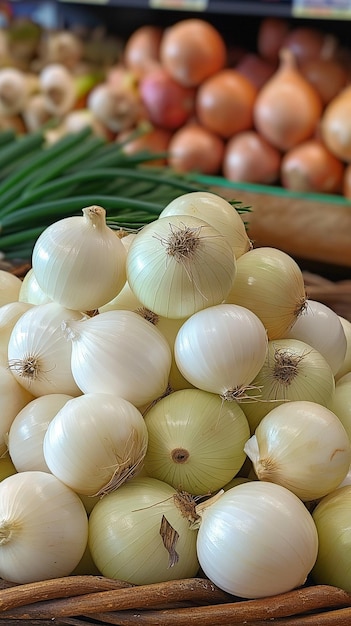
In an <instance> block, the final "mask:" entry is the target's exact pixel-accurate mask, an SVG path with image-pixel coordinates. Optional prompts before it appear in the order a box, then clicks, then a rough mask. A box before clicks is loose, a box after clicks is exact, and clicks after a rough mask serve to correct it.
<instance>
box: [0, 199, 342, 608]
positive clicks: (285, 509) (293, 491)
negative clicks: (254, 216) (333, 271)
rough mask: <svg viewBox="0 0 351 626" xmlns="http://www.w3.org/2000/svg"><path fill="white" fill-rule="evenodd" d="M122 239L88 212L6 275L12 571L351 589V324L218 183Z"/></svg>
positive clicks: (257, 592)
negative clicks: (260, 240) (24, 267)
mask: <svg viewBox="0 0 351 626" xmlns="http://www.w3.org/2000/svg"><path fill="white" fill-rule="evenodd" d="M120 235H121V233H117V234H116V232H114V231H112V230H111V229H110V228H108V227H107V225H106V220H105V209H104V208H102V207H98V206H92V207H86V208H84V209H83V210H82V215H81V216H74V217H68V218H65V219H62V220H60V221H57V222H55V223H53V224H52V225H51V226H49V227H48V228H47V229H46V230H45V231H44V232H43V233H42V234H41V235H40V237H39V238H38V240H37V242H36V245H35V247H34V251H33V256H32V269H31V270H30V272H29V273H28V274H27V276H26V277H25V279H24V280H23V281H20V280H19V279H18V278H17V277H15V276H13V275H9V274H7V273H6V272H2V274H0V390H1V394H0V402H1V407H0V408H1V411H0V415H1V417H0V447H1V453H2V458H1V459H0V480H1V482H0V576H1V577H2V578H4V579H8V580H10V581H12V582H15V583H25V582H31V581H36V580H41V579H45V578H52V577H58V576H65V575H69V574H71V573H74V572H77V571H79V572H80V573H82V572H84V573H91V571H92V570H91V568H93V573H95V572H96V571H98V572H100V573H101V574H102V575H104V576H108V577H111V578H119V579H123V580H126V581H128V582H130V583H134V584H149V583H153V582H159V581H165V580H171V579H177V578H178V579H179V578H185V577H192V576H195V575H196V574H197V573H198V572H199V570H200V568H201V569H202V571H203V572H204V573H205V575H206V576H208V578H210V579H211V580H212V582H214V583H215V584H216V585H218V587H220V588H222V589H224V590H225V591H227V592H229V593H231V594H233V595H236V596H240V597H243V598H258V597H265V596H271V595H274V594H277V593H281V592H284V591H289V590H292V589H294V588H296V587H298V586H300V585H303V584H304V583H305V581H306V579H307V578H308V577H309V576H311V577H312V580H314V581H315V582H324V583H329V584H334V582H335V581H336V584H338V585H340V586H343V587H344V588H345V589H347V590H348V591H351V583H350V581H349V579H348V576H347V568H349V567H350V566H351V550H350V549H349V547H348V546H349V545H350V542H351V531H350V528H346V529H345V515H346V514H345V510H344V508H343V507H342V506H341V504H340V503H341V498H342V496H341V494H342V493H343V494H345V496H344V500H343V502H344V507H345V508H347V512H348V514H349V515H351V473H350V471H349V470H350V464H351V443H350V437H351V322H349V321H347V320H345V319H343V318H340V317H339V316H338V315H337V314H336V313H335V312H334V311H333V310H331V309H330V308H328V307H326V306H325V305H323V304H321V303H319V302H314V301H311V300H308V299H307V296H306V294H305V288H304V280H303V274H302V272H301V269H300V268H299V266H298V264H297V263H296V262H295V260H294V259H293V258H291V257H290V256H289V255H288V254H286V253H285V252H283V251H281V250H279V249H277V248H270V247H262V248H257V249H255V248H254V247H253V246H252V244H251V242H250V240H249V238H248V236H247V234H246V231H245V226H244V222H243V220H242V218H241V217H240V215H239V214H238V213H237V211H236V210H235V209H234V208H233V206H232V205H231V204H230V202H228V201H227V200H225V199H223V198H221V197H220V196H218V195H217V194H215V193H209V192H196V193H190V194H184V195H182V196H180V197H179V198H177V199H175V200H174V201H173V202H171V203H170V204H169V205H168V206H167V207H165V209H164V211H163V212H162V213H161V214H160V216H159V219H157V220H155V221H154V222H152V223H151V224H149V225H147V226H145V227H144V228H143V229H141V230H140V231H139V232H138V233H133V234H130V235H127V236H124V237H122V236H120ZM341 487H342V488H341ZM334 501H335V506H334V504H333V503H334ZM342 533H343V538H344V539H343V541H344V540H345V534H346V535H347V549H344V547H342V546H341V545H340V544H341V539H340V536H341V534H342ZM330 553H334V554H335V553H337V554H340V559H339V560H340V568H339V560H338V562H337V565H335V559H333V560H331V559H329V557H328V555H329V554H330ZM341 554H342V558H341ZM24 563H25V564H26V565H25V567H24ZM338 568H339V570H338V573H337V575H336V574H335V569H338Z"/></svg>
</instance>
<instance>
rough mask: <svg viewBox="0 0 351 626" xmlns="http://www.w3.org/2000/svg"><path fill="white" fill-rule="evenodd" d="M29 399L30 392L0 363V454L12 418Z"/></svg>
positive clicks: (2, 450)
mask: <svg viewBox="0 0 351 626" xmlns="http://www.w3.org/2000/svg"><path fill="white" fill-rule="evenodd" d="M31 400H33V396H32V394H31V393H30V392H29V391H28V390H27V389H25V388H24V387H22V385H20V384H19V382H18V381H17V380H16V378H15V377H14V376H13V375H12V373H11V371H10V370H9V368H8V367H7V366H5V365H0V455H2V454H3V453H4V452H5V451H6V448H7V433H8V431H9V429H10V426H11V424H12V422H13V420H14V419H15V417H16V415H17V413H18V412H19V411H20V410H21V409H23V407H24V406H26V404H28V402H30V401H31Z"/></svg>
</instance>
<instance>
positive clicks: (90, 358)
mask: <svg viewBox="0 0 351 626" xmlns="http://www.w3.org/2000/svg"><path fill="white" fill-rule="evenodd" d="M64 332H65V333H66V335H67V336H68V337H69V338H70V339H71V341H72V356H71V369H72V374H73V376H74V379H75V381H76V383H77V385H78V387H79V388H80V389H81V391H82V392H83V393H114V394H116V395H119V396H121V397H122V398H125V399H126V400H129V402H131V403H132V404H134V405H135V406H142V405H144V404H146V403H148V402H152V401H153V400H155V399H157V398H159V397H160V396H161V395H163V393H164V392H165V391H166V389H167V384H168V377H169V372H170V367H171V361H172V354H171V350H170V348H169V345H168V343H167V340H166V339H165V337H164V336H163V335H162V333H161V332H160V331H159V330H158V329H157V328H156V327H155V326H154V325H153V324H150V322H148V321H147V320H145V319H143V318H142V317H141V315H138V313H135V312H134V311H118V310H115V311H106V312H104V313H100V314H99V315H96V316H95V317H91V318H87V319H85V320H82V321H79V322H77V323H76V322H74V321H70V322H67V325H66V328H65V330H64Z"/></svg>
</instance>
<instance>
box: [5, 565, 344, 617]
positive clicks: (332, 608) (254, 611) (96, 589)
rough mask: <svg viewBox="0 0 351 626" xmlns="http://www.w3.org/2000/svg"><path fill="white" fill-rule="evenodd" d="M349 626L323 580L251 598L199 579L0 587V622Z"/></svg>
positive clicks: (74, 580) (338, 598)
mask: <svg viewBox="0 0 351 626" xmlns="http://www.w3.org/2000/svg"><path fill="white" fill-rule="evenodd" d="M267 622H269V623H270V624H274V626H305V625H306V626H309V625H313V626H329V625H332V626H349V625H350V624H351V594H350V593H347V592H346V591H343V590H342V589H338V588H336V587H330V586H327V585H306V586H304V587H301V588H299V589H296V590H293V591H290V592H287V593H284V594H280V595H278V596H272V597H270V598H264V599H258V600H243V599H240V598H236V597H234V596H230V595H228V594H226V593H224V592H222V591H221V590H219V589H218V588H217V587H216V586H215V585H213V583H211V582H210V581H209V580H208V579H206V578H191V579H186V580H176V581H170V582H165V583H155V584H151V585H144V586H132V585H129V584H127V583H123V582H122V581H118V580H111V579H108V578H104V577H102V576H68V577H66V578H58V579H53V580H47V581H41V582H38V583H29V584H26V585H9V584H8V583H5V582H4V581H3V582H2V583H1V585H0V624H4V625H5V624H6V625H7V626H11V625H12V626H18V625H19V624H21V625H23V624H27V625H28V626H29V625H31V626H49V625H51V626H52V625H53V624H54V625H57V626H89V624H90V625H91V624H95V625H96V626H99V625H100V626H103V625H107V624H115V625H118V626H136V625H137V624H142V625H144V626H145V625H150V626H151V625H153V626H195V625H198V626H219V625H227V626H229V625H230V626H232V625H234V624H246V626H256V625H262V624H264V623H267Z"/></svg>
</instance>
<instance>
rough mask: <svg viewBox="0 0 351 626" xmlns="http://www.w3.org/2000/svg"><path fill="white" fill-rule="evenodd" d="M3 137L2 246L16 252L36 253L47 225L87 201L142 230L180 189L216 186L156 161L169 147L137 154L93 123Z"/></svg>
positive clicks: (114, 220)
mask: <svg viewBox="0 0 351 626" xmlns="http://www.w3.org/2000/svg"><path fill="white" fill-rule="evenodd" d="M137 134H140V132H139V131H138V133H137ZM1 141H4V145H3V148H2V150H1V153H0V171H1V169H3V170H5V171H7V172H8V175H6V174H4V176H3V178H1V174H0V251H1V252H3V253H4V254H5V256H6V257H8V258H16V259H19V258H22V259H23V260H28V259H30V256H31V253H32V249H33V246H34V244H35V241H36V239H37V238H38V236H39V235H40V234H41V232H43V230H44V229H45V228H46V227H47V226H49V225H50V224H52V223H53V222H54V221H56V220H59V219H62V218H65V217H69V216H71V215H80V214H81V211H82V209H83V208H84V207H86V206H90V205H93V204H96V205H100V206H102V207H104V209H105V210H106V221H107V223H108V225H109V226H110V227H111V228H114V229H124V230H131V231H136V230H138V229H140V228H141V227H142V226H144V225H145V224H147V223H149V222H151V221H153V220H155V219H157V217H158V216H159V214H160V213H161V211H162V210H163V209H164V207H165V206H166V205H167V204H168V203H169V202H171V200H174V199H175V198H176V197H177V196H179V195H180V194H182V193H189V192H192V191H199V190H208V189H209V186H208V185H207V184H205V183H204V182H200V183H199V182H197V181H196V180H194V179H193V178H192V177H191V176H190V175H187V174H179V173H176V172H174V171H173V170H172V169H171V168H169V167H166V166H165V167H162V166H155V165H153V166H150V164H151V162H152V161H153V160H156V159H159V158H160V156H162V157H164V156H165V155H164V154H162V155H159V154H157V155H156V154H154V153H150V152H148V151H142V152H139V153H137V154H133V155H129V154H127V153H126V152H125V151H124V150H123V147H124V145H125V144H126V143H127V142H126V141H123V142H110V143H108V142H107V140H105V139H103V138H101V137H97V136H96V135H94V134H93V131H92V130H91V129H90V128H88V127H87V128H84V129H83V130H80V131H79V132H77V133H72V134H69V135H66V136H65V137H64V138H62V139H60V140H58V141H57V142H56V143H54V144H52V145H49V146H48V145H47V144H46V143H45V133H44V130H43V131H42V132H37V133H32V134H29V135H27V136H24V137H23V136H22V137H19V138H17V137H15V138H14V137H13V134H10V133H6V136H5V135H4V134H3V133H1V132H0V146H1ZM239 208H240V207H239V206H238V203H236V205H234V203H233V210H235V209H237V210H239Z"/></svg>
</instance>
